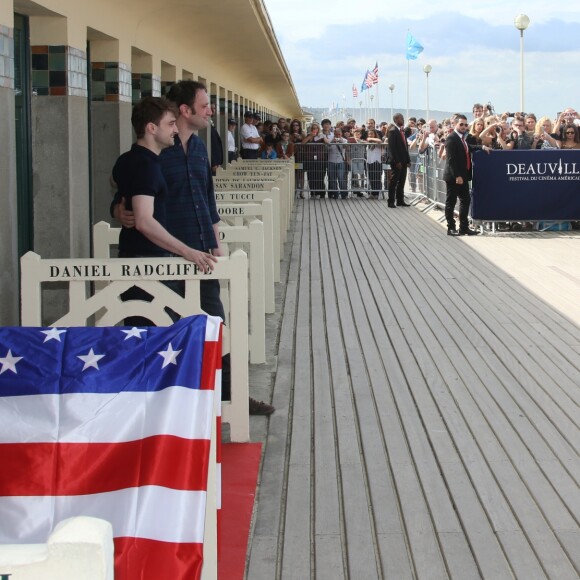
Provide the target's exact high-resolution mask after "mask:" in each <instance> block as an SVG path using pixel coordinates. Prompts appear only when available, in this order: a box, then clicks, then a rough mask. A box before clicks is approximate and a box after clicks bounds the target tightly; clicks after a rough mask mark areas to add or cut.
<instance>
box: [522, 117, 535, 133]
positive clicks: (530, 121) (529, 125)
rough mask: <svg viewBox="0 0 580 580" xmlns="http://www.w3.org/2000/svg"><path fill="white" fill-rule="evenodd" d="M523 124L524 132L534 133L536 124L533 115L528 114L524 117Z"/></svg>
mask: <svg viewBox="0 0 580 580" xmlns="http://www.w3.org/2000/svg"><path fill="white" fill-rule="evenodd" d="M524 124H525V126H526V131H529V132H530V133H531V132H533V131H535V130H536V125H537V124H538V120H537V119H536V115H534V113H528V114H527V115H526V117H525V120H524Z"/></svg>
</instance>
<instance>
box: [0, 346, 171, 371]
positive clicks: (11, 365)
mask: <svg viewBox="0 0 580 580" xmlns="http://www.w3.org/2000/svg"><path fill="white" fill-rule="evenodd" d="M170 346H171V345H170ZM20 360H22V357H21V356H12V351H11V350H10V349H9V350H8V354H7V355H6V356H5V357H3V358H2V357H0V364H1V365H2V369H1V370H0V375H1V374H2V373H3V372H4V371H12V372H13V373H14V374H15V375H17V374H18V371H17V370H16V363H17V362H18V361H20Z"/></svg>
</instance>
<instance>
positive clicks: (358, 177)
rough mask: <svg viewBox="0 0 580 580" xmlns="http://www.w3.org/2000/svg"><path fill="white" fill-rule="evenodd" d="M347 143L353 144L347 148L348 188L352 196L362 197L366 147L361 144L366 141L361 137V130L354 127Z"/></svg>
mask: <svg viewBox="0 0 580 580" xmlns="http://www.w3.org/2000/svg"><path fill="white" fill-rule="evenodd" d="M349 142H350V143H353V145H350V147H349V153H350V155H349V157H350V171H351V177H350V181H351V183H350V187H351V189H352V193H353V194H354V195H356V196H357V197H364V193H363V192H362V189H363V187H364V178H365V166H366V161H365V158H366V146H365V145H363V144H362V143H365V142H366V141H365V140H364V139H363V137H362V130H361V128H360V127H355V129H354V131H353V137H352V138H351V140H350V141H349ZM359 143H360V145H359Z"/></svg>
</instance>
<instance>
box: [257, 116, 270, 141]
mask: <svg viewBox="0 0 580 580" xmlns="http://www.w3.org/2000/svg"><path fill="white" fill-rule="evenodd" d="M257 126H258V127H259V126H260V125H257ZM271 127H272V121H270V119H266V120H265V121H264V122H263V123H262V129H261V130H260V129H258V131H259V133H260V135H261V136H262V139H265V138H266V137H267V136H268V135H270V128H271Z"/></svg>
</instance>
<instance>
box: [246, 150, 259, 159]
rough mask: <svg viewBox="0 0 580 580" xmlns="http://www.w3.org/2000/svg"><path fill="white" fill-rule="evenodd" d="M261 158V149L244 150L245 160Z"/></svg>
mask: <svg viewBox="0 0 580 580" xmlns="http://www.w3.org/2000/svg"><path fill="white" fill-rule="evenodd" d="M258 157H260V149H244V148H242V158H243V159H258Z"/></svg>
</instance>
